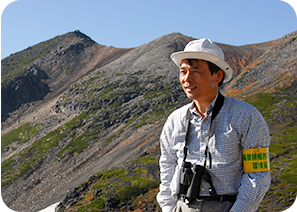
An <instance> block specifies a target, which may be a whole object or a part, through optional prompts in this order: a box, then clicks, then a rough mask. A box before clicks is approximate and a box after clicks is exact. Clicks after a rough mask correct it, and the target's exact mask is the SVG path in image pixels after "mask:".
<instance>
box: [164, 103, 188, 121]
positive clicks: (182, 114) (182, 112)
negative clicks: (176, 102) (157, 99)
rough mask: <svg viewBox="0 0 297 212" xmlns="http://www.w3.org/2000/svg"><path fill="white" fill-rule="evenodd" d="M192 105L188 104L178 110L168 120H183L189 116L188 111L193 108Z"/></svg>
mask: <svg viewBox="0 0 297 212" xmlns="http://www.w3.org/2000/svg"><path fill="white" fill-rule="evenodd" d="M192 104H193V103H192V102H191V103H189V104H186V105H184V106H182V107H180V108H177V109H176V110H174V111H173V112H172V113H171V114H170V115H169V116H168V118H183V117H185V116H186V114H187V110H188V109H189V108H190V107H191V105H192Z"/></svg>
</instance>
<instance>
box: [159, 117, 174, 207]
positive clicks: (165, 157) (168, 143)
mask: <svg viewBox="0 0 297 212" xmlns="http://www.w3.org/2000/svg"><path fill="white" fill-rule="evenodd" d="M169 122H170V121H168V120H167V122H166V123H165V125H164V128H163V131H162V133H161V136H160V148H161V157H160V161H159V164H160V180H161V184H160V192H159V193H158V195H157V201H158V203H159V205H160V207H161V208H162V211H163V212H172V211H173V208H174V207H175V205H176V202H177V198H176V197H175V195H173V194H172V190H171V189H170V188H171V184H172V183H173V182H172V179H173V175H174V173H175V169H176V167H177V156H176V153H175V151H174V150H173V148H172V130H171V129H170V123H169Z"/></svg>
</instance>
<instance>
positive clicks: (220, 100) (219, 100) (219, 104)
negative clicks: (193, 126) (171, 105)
mask: <svg viewBox="0 0 297 212" xmlns="http://www.w3.org/2000/svg"><path fill="white" fill-rule="evenodd" d="M223 104H224V96H223V95H222V94H221V93H220V92H219V93H218V97H217V99H216V102H215V105H214V107H213V110H212V114H211V118H210V122H209V126H208V130H207V135H206V137H205V141H206V149H205V161H204V168H205V167H206V160H207V155H209V163H210V168H211V165H212V164H211V154H210V152H209V151H208V143H209V138H210V128H211V123H212V121H213V120H214V119H215V117H216V116H217V115H218V113H219V112H220V110H221V108H222V107H223ZM190 120H191V112H190V108H189V109H188V110H187V115H186V142H185V147H184V161H186V158H187V154H188V136H189V127H190Z"/></svg>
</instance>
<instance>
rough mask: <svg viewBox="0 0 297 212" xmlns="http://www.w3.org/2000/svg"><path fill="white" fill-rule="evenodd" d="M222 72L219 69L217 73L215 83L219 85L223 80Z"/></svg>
mask: <svg viewBox="0 0 297 212" xmlns="http://www.w3.org/2000/svg"><path fill="white" fill-rule="evenodd" d="M223 77H224V71H223V70H222V69H221V70H219V71H218V72H217V83H220V82H221V81H222V80H223Z"/></svg>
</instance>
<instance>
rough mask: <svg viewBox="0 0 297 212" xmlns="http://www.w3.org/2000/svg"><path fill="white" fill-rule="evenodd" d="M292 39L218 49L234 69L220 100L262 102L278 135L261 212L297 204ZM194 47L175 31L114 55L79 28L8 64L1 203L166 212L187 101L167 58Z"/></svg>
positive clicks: (4, 84) (4, 87)
mask: <svg viewBox="0 0 297 212" xmlns="http://www.w3.org/2000/svg"><path fill="white" fill-rule="evenodd" d="M296 37H297V32H293V33H291V34H288V35H285V36H284V37H282V38H280V39H278V40H275V41H271V42H267V43H261V44H253V45H247V46H239V47H237V46H230V45H224V44H218V45H219V46H221V47H222V49H223V51H224V52H225V56H226V60H227V61H228V63H229V64H230V65H231V66H232V68H233V69H234V71H235V75H234V79H233V80H232V81H231V83H229V84H228V85H227V86H226V87H225V89H224V90H223V93H224V94H225V95H228V96H234V97H235V98H238V99H243V100H245V101H248V102H250V103H251V104H253V105H255V106H256V107H257V108H258V109H259V110H260V111H261V112H262V114H263V115H264V117H265V118H266V120H267V122H268V124H269V127H270V131H271V134H272V139H273V142H272V145H271V148H270V151H271V166H272V174H273V181H272V186H271V189H270V191H269V192H268V193H267V195H266V196H267V197H266V198H265V199H264V201H263V203H262V205H261V207H260V209H259V210H263V211H273V210H278V209H284V208H286V207H289V206H290V205H291V204H292V203H293V200H294V198H295V197H296V191H297V188H296V186H297V182H296V172H295V169H294V167H296V162H297V161H296V157H295V156H294V155H296V148H295V147H296V143H297V138H296V134H297V133H296V132H297V128H296V118H297V114H296V111H297V110H296V109H297V108H296V102H297V93H296V86H297V83H296V79H297V76H296V51H297V41H296ZM192 39H194V38H190V37H186V36H184V35H181V34H178V33H173V34H168V35H165V36H163V37H160V38H158V39H156V40H154V41H152V42H150V43H147V44H144V45H142V46H140V47H137V48H134V49H117V48H114V47H106V46H101V45H99V44H97V43H95V42H94V41H92V40H91V39H90V38H89V37H87V36H86V35H83V34H82V33H80V32H79V31H75V32H70V33H67V34H65V35H62V36H58V37H56V38H53V39H51V40H49V41H46V42H43V43H40V44H37V45H36V46H33V47H30V48H28V49H26V50H24V51H22V52H18V53H16V54H13V55H11V56H10V57H8V58H5V59H3V60H2V63H1V68H2V70H1V76H2V84H1V92H2V93H1V94H2V105H1V108H2V109H1V110H2V139H1V156H2V158H1V161H2V164H1V175H2V182H1V183H2V185H1V186H2V197H3V200H4V202H5V203H6V204H7V205H8V206H9V207H10V208H12V209H14V210H17V211H37V210H39V209H41V208H44V207H46V206H48V205H50V204H52V203H55V202H58V201H62V203H61V204H60V205H59V209H58V210H62V211H87V210H89V211H90V210H98V211H100V210H105V211H116V210H120V209H121V210H122V211H134V210H138V211H157V210H159V209H158V206H157V204H156V201H155V198H154V197H155V195H156V193H157V190H158V188H157V185H158V163H157V162H156V161H157V160H158V157H159V149H158V148H159V143H158V142H159V140H158V139H159V135H160V133H161V130H162V126H163V124H164V122H165V120H166V117H167V116H168V115H169V114H170V112H171V111H173V110H174V109H175V108H178V107H180V106H182V105H184V104H186V103H187V102H189V100H188V99H187V98H186V96H185V94H184V93H183V91H182V89H181V87H180V85H179V82H178V70H177V67H176V66H175V65H174V64H173V62H172V61H171V60H170V58H169V56H170V54H171V53H172V52H176V51H180V50H183V48H184V46H185V45H186V43H187V42H189V41H190V40H192ZM24 61H25V62H24ZM129 161H130V162H129ZM127 162H128V163H127ZM115 182H121V183H120V185H118V186H117V185H116V183H115ZM128 191H134V192H128ZM63 200H64V201H63Z"/></svg>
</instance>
